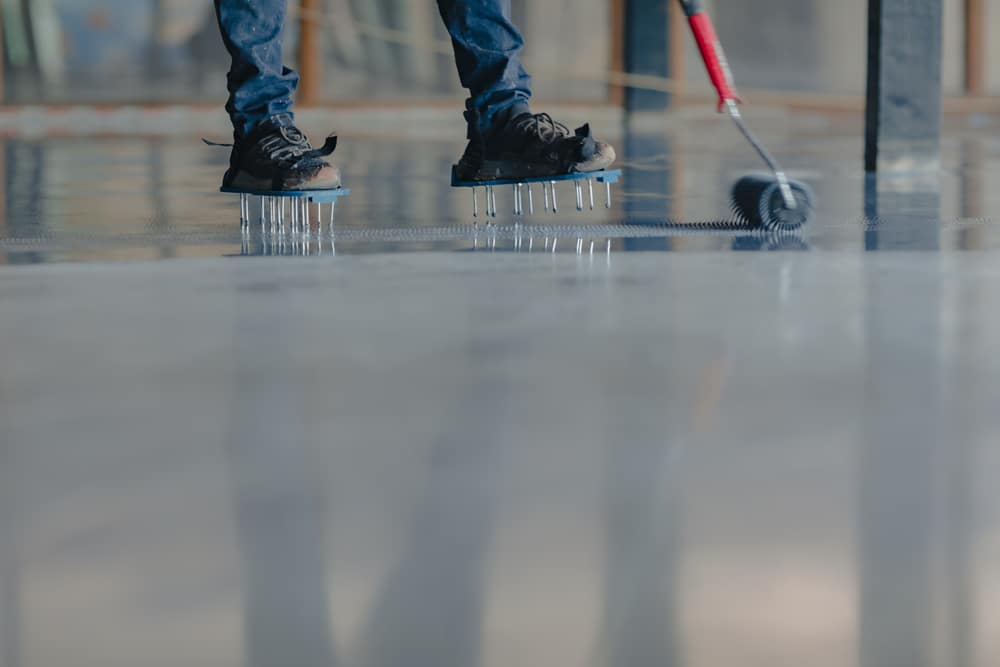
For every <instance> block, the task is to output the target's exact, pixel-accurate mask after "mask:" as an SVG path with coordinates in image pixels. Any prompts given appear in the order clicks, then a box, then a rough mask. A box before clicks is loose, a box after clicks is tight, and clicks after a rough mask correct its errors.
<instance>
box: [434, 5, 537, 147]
mask: <svg viewBox="0 0 1000 667" xmlns="http://www.w3.org/2000/svg"><path fill="white" fill-rule="evenodd" d="M438 9H439V10H440V11H441V18H442V19H444V23H445V27H446V28H447V29H448V34H449V35H451V42H452V46H453V47H454V49H455V64H456V65H457V66H458V75H459V78H460V79H461V81H462V85H463V86H464V87H465V88H466V89H467V90H468V91H469V99H468V100H467V101H466V104H465V106H466V112H465V118H466V121H467V122H468V123H469V132H470V136H469V138H470V139H472V138H473V134H474V133H477V132H478V133H480V134H484V133H486V132H488V131H489V130H490V129H492V128H494V127H496V126H498V125H502V124H503V123H504V122H506V121H507V120H508V119H509V118H512V117H514V116H517V115H520V114H523V113H528V111H529V108H528V101H529V100H530V99H531V77H530V76H528V73H527V72H526V71H525V70H524V67H523V66H522V65H521V58H520V53H521V47H522V46H523V45H524V40H523V39H522V37H521V33H520V31H518V29H517V28H516V27H515V26H514V24H513V23H511V20H510V0H438Z"/></svg>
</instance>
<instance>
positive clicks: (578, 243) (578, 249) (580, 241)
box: [576, 239, 583, 255]
mask: <svg viewBox="0 0 1000 667" xmlns="http://www.w3.org/2000/svg"><path fill="white" fill-rule="evenodd" d="M576 254H577V255H580V254H583V239H577V240H576Z"/></svg>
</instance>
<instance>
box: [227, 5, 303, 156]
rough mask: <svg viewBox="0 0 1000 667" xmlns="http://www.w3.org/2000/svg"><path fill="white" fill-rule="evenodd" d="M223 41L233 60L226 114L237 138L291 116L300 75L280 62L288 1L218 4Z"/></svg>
mask: <svg viewBox="0 0 1000 667" xmlns="http://www.w3.org/2000/svg"><path fill="white" fill-rule="evenodd" d="M215 12H216V16H217V17H218V19H219V29H220V30H221V31H222V41H223V42H224V43H225V45H226V49H227V50H228V51H229V55H231V56H232V58H233V64H232V68H231V69H230V71H229V77H228V82H229V85H228V87H229V101H228V102H227V103H226V111H228V112H229V117H230V118H231V119H232V121H233V128H234V129H235V130H236V134H237V136H245V135H247V134H249V133H250V131H251V130H252V129H253V128H254V126H256V124H257V123H259V122H260V121H262V120H264V119H266V118H269V117H270V116H273V115H275V114H279V113H289V112H290V110H291V108H292V93H294V92H295V88H296V87H297V86H298V83H299V75H298V74H296V73H295V72H294V71H292V70H290V69H288V68H287V67H285V66H284V65H283V63H282V60H281V38H282V31H283V30H284V27H285V12H286V0H215Z"/></svg>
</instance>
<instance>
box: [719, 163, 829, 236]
mask: <svg viewBox="0 0 1000 667" xmlns="http://www.w3.org/2000/svg"><path fill="white" fill-rule="evenodd" d="M789 185H791V187H792V194H793V195H794V196H795V202H796V203H797V204H798V206H797V207H796V208H795V209H789V208H788V207H787V206H786V205H785V200H784V198H783V197H782V196H781V189H780V188H779V187H778V182H777V181H776V180H775V178H774V176H772V175H771V174H751V175H749V176H744V177H743V178H741V179H740V180H738V181H736V184H735V185H734V186H733V193H732V197H733V212H734V213H735V214H736V215H737V216H739V218H740V219H741V220H742V221H743V222H745V223H747V224H748V225H749V226H751V227H755V228H760V229H766V230H768V231H786V232H787V231H793V230H796V229H799V228H800V227H802V226H803V225H805V224H807V223H808V222H809V221H810V220H812V214H813V194H812V190H810V189H809V186H808V185H806V184H805V183H799V182H797V181H791V182H790V183H789Z"/></svg>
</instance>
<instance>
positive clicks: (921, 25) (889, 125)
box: [865, 0, 943, 172]
mask: <svg viewBox="0 0 1000 667" xmlns="http://www.w3.org/2000/svg"><path fill="white" fill-rule="evenodd" d="M942 3H943V0H869V2H868V106H867V114H866V124H867V127H866V132H865V170H866V171H869V172H874V171H885V170H901V169H902V170H908V171H910V170H914V169H922V168H928V169H932V168H934V167H935V166H936V165H937V162H938V158H939V153H940V137H941V39H942Z"/></svg>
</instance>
